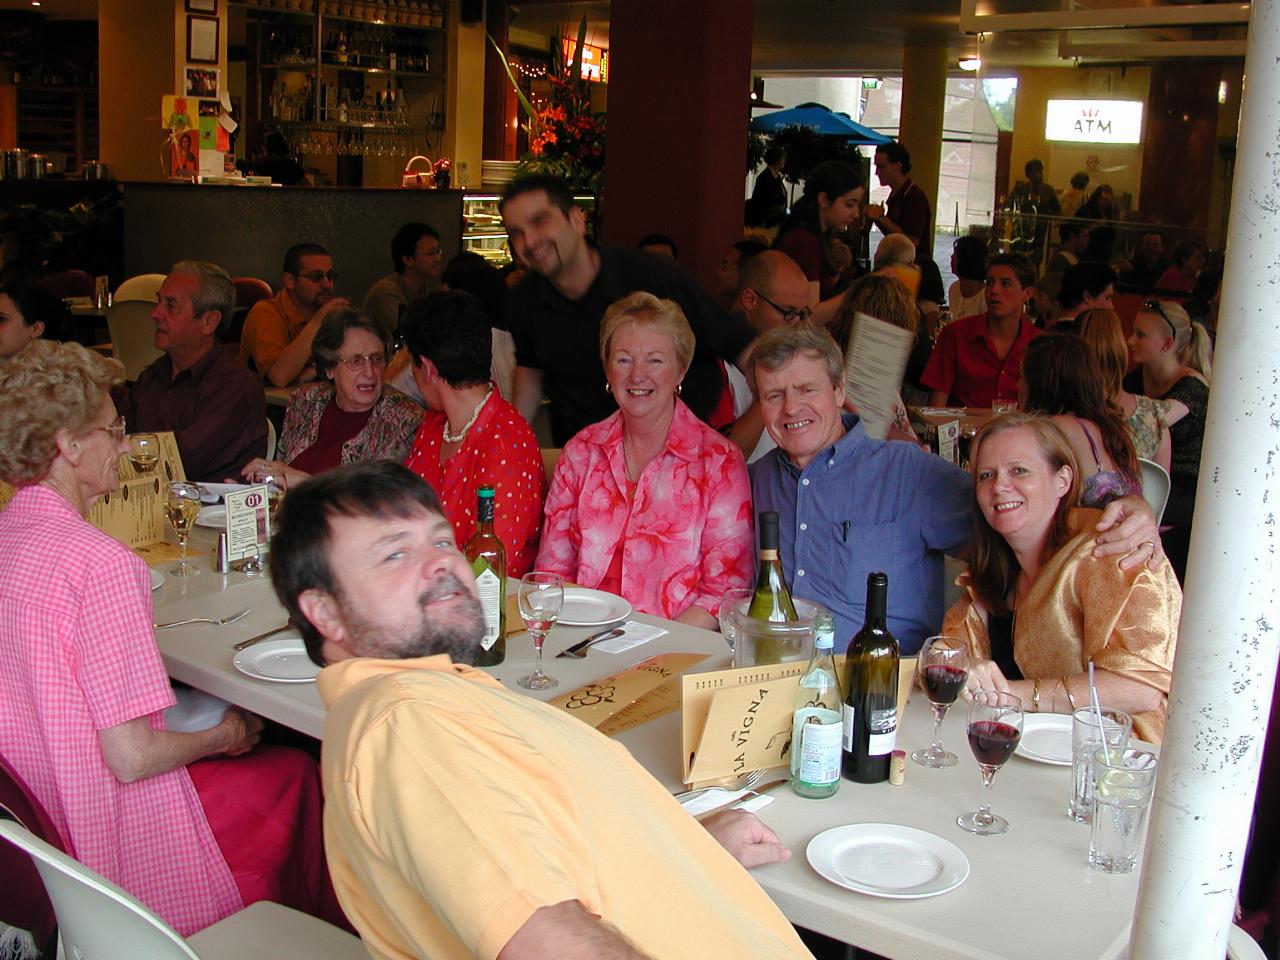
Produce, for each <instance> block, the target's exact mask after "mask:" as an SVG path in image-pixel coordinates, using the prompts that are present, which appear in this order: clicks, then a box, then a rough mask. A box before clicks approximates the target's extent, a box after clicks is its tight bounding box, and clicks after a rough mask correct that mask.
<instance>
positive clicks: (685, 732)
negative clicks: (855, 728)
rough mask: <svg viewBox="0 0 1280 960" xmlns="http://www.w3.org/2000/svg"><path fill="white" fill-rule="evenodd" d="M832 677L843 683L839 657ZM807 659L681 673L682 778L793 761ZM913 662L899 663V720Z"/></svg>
mask: <svg viewBox="0 0 1280 960" xmlns="http://www.w3.org/2000/svg"><path fill="white" fill-rule="evenodd" d="M835 662H836V675H837V676H838V677H839V678H840V682H841V685H842V686H843V684H844V682H845V665H844V657H843V655H841V656H837V657H836V658H835ZM807 666H808V662H807V661H805V660H790V661H787V662H786V663H771V664H765V665H756V666H752V667H740V668H738V669H735V670H718V671H713V672H709V673H695V674H688V675H686V676H684V677H681V678H680V679H681V709H682V714H683V715H682V718H681V720H682V723H681V738H680V741H681V759H682V766H683V771H684V782H685V783H687V784H689V785H690V786H691V787H701V786H708V785H711V784H715V783H718V782H720V781H722V780H725V779H728V778H732V777H739V776H741V775H742V774H744V773H748V772H749V771H751V770H768V769H770V768H772V767H782V766H787V765H788V764H789V763H790V762H791V756H790V750H791V720H792V715H793V713H794V712H795V701H796V691H797V687H798V684H799V679H800V675H801V674H802V673H804V671H805V668H806V667H807ZM915 668H916V660H915V658H914V657H903V658H901V659H900V660H899V661H898V703H897V708H898V717H899V722H900V721H901V717H902V714H903V711H904V710H905V709H906V704H907V698H908V697H909V696H910V695H911V690H912V684H913V682H914V677H915Z"/></svg>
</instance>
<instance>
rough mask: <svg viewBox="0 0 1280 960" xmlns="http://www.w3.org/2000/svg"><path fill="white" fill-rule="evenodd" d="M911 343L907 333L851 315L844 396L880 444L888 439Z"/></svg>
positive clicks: (889, 325)
mask: <svg viewBox="0 0 1280 960" xmlns="http://www.w3.org/2000/svg"><path fill="white" fill-rule="evenodd" d="M914 343H915V334H913V333H912V332H911V331H910V330H903V329H902V328H901V327H895V326H894V325H893V324H891V323H885V322H884V321H883V320H877V319H875V318H874V317H869V316H867V315H866V314H865V313H861V312H859V313H856V314H854V319H853V333H852V334H851V335H850V337H849V347H848V349H847V350H846V351H845V363H844V384H845V395H846V396H847V397H848V398H849V399H850V400H852V401H853V403H854V405H855V406H856V407H857V409H858V415H859V416H860V417H861V418H862V422H863V426H864V429H865V430H866V432H867V436H869V437H873V438H875V439H877V440H883V439H885V437H887V436H888V435H889V427H890V425H891V424H892V423H893V419H894V409H895V407H896V405H897V403H898V395H899V393H900V391H901V390H902V375H903V373H905V372H906V369H907V359H908V358H909V357H910V355H911V347H912V345H913V344H914Z"/></svg>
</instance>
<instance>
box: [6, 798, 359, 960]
mask: <svg viewBox="0 0 1280 960" xmlns="http://www.w3.org/2000/svg"><path fill="white" fill-rule="evenodd" d="M0 839H4V840H8V841H9V842H10V843H12V844H13V845H14V846H16V847H18V848H20V849H21V850H24V851H25V852H26V853H27V854H28V855H29V856H30V857H31V859H32V861H33V862H34V863H35V865H36V869H37V870H39V871H40V878H41V879H42V880H43V881H44V885H45V889H46V890H47V891H48V893H49V899H50V900H52V901H53V909H54V912H55V913H56V914H57V915H58V936H59V939H60V941H61V951H60V952H61V954H62V955H63V956H66V957H84V958H89V960H137V958H139V957H146V958H147V960H222V958H226V960H277V958H282V957H307V958H318V960H328V958H332V960H368V956H369V955H368V953H367V952H365V949H364V945H363V944H362V943H361V942H360V941H359V940H358V939H356V938H355V937H353V936H351V935H350V934H349V933H346V932H345V931H343V930H339V929H338V928H337V927H334V926H332V925H330V924H327V923H325V922H324V921H323V920H317V919H316V918H315V917H310V916H308V915H307V914H305V913H299V912H298V911H297V910H290V909H289V908H288V907H282V906H280V904H278V903H269V902H266V901H262V902H259V903H255V904H253V905H252V906H250V907H247V908H246V909H244V910H241V911H240V912H239V913H236V914H232V915H231V916H229V917H226V918H225V919H223V920H220V921H218V922H217V923H215V924H214V925H213V926H211V927H207V928H206V929H204V930H201V931H200V932H199V933H197V934H195V935H193V936H192V937H191V938H190V939H189V940H184V939H183V938H182V937H181V936H179V935H178V934H177V932H175V931H174V930H173V929H172V928H171V927H169V926H168V925H167V924H166V923H165V922H164V921H163V920H161V919H160V918H159V917H157V916H156V915H155V914H154V913H152V912H151V911H150V910H148V909H147V908H146V907H144V906H143V905H142V904H141V903H139V902H138V901H137V900H136V899H135V898H133V897H132V896H130V895H129V894H127V893H125V891H123V890H121V889H120V888H119V887H117V886H116V885H115V884H114V883H111V882H110V881H109V880H107V879H105V878H104V877H101V876H99V875H98V874H96V873H94V872H93V871H92V870H90V869H89V868H88V867H86V866H84V864H82V863H80V862H78V861H76V860H74V859H72V858H71V857H69V856H67V855H66V854H65V853H62V852H60V851H58V850H57V849H55V848H54V847H51V846H50V845H49V844H47V843H45V842H44V841H43V840H40V839H38V838H37V837H36V836H35V835H34V834H32V833H31V831H29V830H28V829H27V828H26V827H24V826H22V825H21V824H18V823H15V822H13V821H11V820H0Z"/></svg>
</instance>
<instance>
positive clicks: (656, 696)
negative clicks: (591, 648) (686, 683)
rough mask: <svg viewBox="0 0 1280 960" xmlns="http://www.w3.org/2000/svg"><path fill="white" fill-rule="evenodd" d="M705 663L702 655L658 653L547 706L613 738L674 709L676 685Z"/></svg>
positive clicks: (704, 657) (562, 696)
mask: <svg viewBox="0 0 1280 960" xmlns="http://www.w3.org/2000/svg"><path fill="white" fill-rule="evenodd" d="M705 659H707V655H706V654H704V653H660V654H658V655H657V656H654V657H650V658H649V659H647V660H642V661H641V662H640V663H637V664H634V665H632V666H630V667H628V668H627V669H625V670H622V671H619V672H618V673H615V674H611V675H610V676H607V677H602V678H601V679H599V680H596V681H594V682H592V683H588V684H587V685H586V686H584V687H579V688H578V689H577V690H573V691H571V692H569V693H565V694H561V695H560V696H558V697H556V698H555V699H553V700H549V701H548V703H550V704H551V705H552V706H553V707H559V708H560V709H561V710H564V711H566V712H568V713H572V714H573V715H574V716H575V717H577V718H578V719H579V720H581V721H582V722H583V723H586V724H589V725H591V726H593V727H595V728H596V729H597V730H599V731H600V732H601V733H603V734H605V735H607V736H613V735H614V734H615V733H620V732H621V731H623V730H627V729H630V728H631V727H636V726H639V725H640V724H642V723H647V722H648V721H650V720H655V719H657V718H658V717H660V716H663V715H665V714H668V713H671V712H672V711H673V710H675V709H677V707H678V706H679V700H678V699H677V698H676V685H675V684H676V681H677V680H678V679H679V677H680V674H682V673H684V671H686V670H688V669H689V668H690V667H692V666H693V665H694V664H697V663H701V662H702V661H703V660H705Z"/></svg>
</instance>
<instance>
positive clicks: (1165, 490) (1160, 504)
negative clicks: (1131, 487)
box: [1138, 457, 1171, 523]
mask: <svg viewBox="0 0 1280 960" xmlns="http://www.w3.org/2000/svg"><path fill="white" fill-rule="evenodd" d="M1138 473H1139V475H1140V476H1141V478H1142V499H1144V500H1146V501H1147V503H1148V504H1149V505H1150V506H1151V512H1152V513H1154V514H1155V515H1156V523H1159V522H1160V518H1161V517H1163V516H1164V505H1165V504H1166V503H1167V502H1168V501H1169V485H1170V482H1171V481H1170V480H1169V474H1168V472H1167V471H1166V470H1165V468H1164V467H1162V466H1160V464H1158V463H1155V462H1153V461H1151V460H1143V459H1142V458H1141V457H1139V458H1138Z"/></svg>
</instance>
